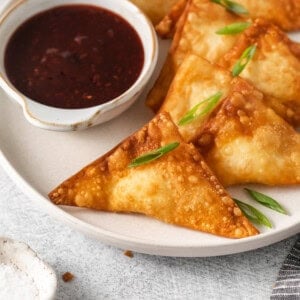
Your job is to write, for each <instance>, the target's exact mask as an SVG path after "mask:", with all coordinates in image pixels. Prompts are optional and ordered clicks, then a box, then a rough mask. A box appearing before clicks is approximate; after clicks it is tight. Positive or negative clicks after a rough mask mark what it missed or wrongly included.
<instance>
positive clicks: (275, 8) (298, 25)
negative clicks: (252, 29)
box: [235, 0, 300, 31]
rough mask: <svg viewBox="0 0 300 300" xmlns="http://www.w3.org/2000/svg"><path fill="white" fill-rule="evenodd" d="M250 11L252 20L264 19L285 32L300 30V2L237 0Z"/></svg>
mask: <svg viewBox="0 0 300 300" xmlns="http://www.w3.org/2000/svg"><path fill="white" fill-rule="evenodd" d="M235 2H237V3H239V4H241V5H243V6H244V7H246V8H247V9H248V11H249V14H250V16H251V18H252V19H256V18H264V19H267V20H269V21H271V22H272V23H275V24H276V25H277V26H279V27H280V28H282V29H283V30H285V31H290V30H298V29H300V0H267V1H259V0H257V1H254V0H235Z"/></svg>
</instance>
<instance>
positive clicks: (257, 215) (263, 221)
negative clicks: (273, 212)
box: [234, 199, 272, 228]
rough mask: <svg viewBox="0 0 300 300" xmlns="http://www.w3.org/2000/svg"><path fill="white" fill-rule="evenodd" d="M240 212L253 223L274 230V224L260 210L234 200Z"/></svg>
mask: <svg viewBox="0 0 300 300" xmlns="http://www.w3.org/2000/svg"><path fill="white" fill-rule="evenodd" d="M234 201H235V202H236V204H237V205H238V207H239V208H240V210H241V211H242V212H243V214H244V215H245V216H246V217H247V218H248V219H249V220H250V221H251V222H253V223H256V224H258V225H264V226H267V227H269V228H272V224H271V222H270V221H269V219H268V218H267V217H266V216H265V215H264V214H263V213H262V212H260V211H259V210H258V209H256V208H255V207H253V206H251V205H249V204H247V203H244V202H242V201H240V200H237V199H234Z"/></svg>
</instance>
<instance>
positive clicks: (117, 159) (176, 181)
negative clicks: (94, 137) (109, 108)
mask: <svg viewBox="0 0 300 300" xmlns="http://www.w3.org/2000/svg"><path fill="white" fill-rule="evenodd" d="M173 141H179V142H180V145H179V147H178V148H176V149H175V150H173V151H171V152H169V153H167V154H166V155H164V156H162V157H161V158H159V159H157V160H155V161H153V162H151V163H148V164H145V165H142V166H139V167H136V168H128V164H129V162H131V160H132V159H134V158H136V157H137V156H139V155H140V154H143V153H146V152H148V151H149V150H153V149H157V148H158V147H161V146H162V145H165V144H168V143H170V142H173ZM49 197H50V199H51V200H52V201H53V202H54V203H56V204H64V205H75V206H80V207H88V208H93V209H98V210H106V211H113V212H135V213H142V214H145V215H148V216H151V217H154V218H157V219H159V220H162V221H164V222H167V223H170V224H175V225H179V226H184V227H188V228H191V229H195V230H200V231H204V232H208V233H212V234H216V235H220V236H225V237H230V238H241V237H246V236H250V235H255V234H257V233H258V231H257V230H256V229H255V228H254V227H253V226H252V225H251V223H250V222H249V221H248V220H247V219H246V218H245V217H244V216H243V214H242V212H241V210H240V209H239V208H238V207H237V205H236V204H235V202H234V201H233V200H232V199H231V198H230V196H229V195H228V194H227V192H226V191H225V190H224V188H222V186H221V185H220V183H219V182H218V180H217V178H216V177H215V176H214V174H213V173H212V172H211V171H210V169H209V168H208V166H207V165H206V163H205V162H204V160H203V158H202V156H201V155H200V153H199V151H198V150H197V149H196V148H195V147H194V146H193V145H192V144H187V143H185V142H183V140H182V138H181V136H180V134H179V132H178V130H177V127H176V126H175V125H174V123H173V122H172V121H171V119H170V117H169V115H168V114H167V113H161V114H159V115H157V116H156V117H155V118H154V119H153V120H152V121H151V122H150V123H149V124H147V125H146V126H144V127H143V128H142V129H141V130H139V131H138V132H136V133H135V134H133V135H132V136H130V137H129V138H127V139H126V140H125V141H124V142H122V143H121V144H120V145H118V146H117V147H116V148H114V149H113V150H111V151H110V152H109V153H107V154H105V155H104V156H102V157H101V158H99V159H98V160H96V161H95V162H93V163H91V164H90V165H88V166H86V167H85V168H83V169H82V170H81V171H80V172H79V173H77V174H75V175H74V176H72V177H71V178H69V179H68V180H66V181H65V182H63V183H62V184H61V185H59V186H58V187H57V188H55V189H54V190H53V191H52V192H51V193H50V194H49Z"/></svg>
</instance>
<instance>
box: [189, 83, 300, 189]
mask: <svg viewBox="0 0 300 300" xmlns="http://www.w3.org/2000/svg"><path fill="white" fill-rule="evenodd" d="M233 81H235V84H234V82H233V89H232V92H231V93H230V94H229V95H228V96H227V98H226V99H224V100H223V101H222V103H221V105H220V106H219V108H217V110H216V111H214V112H213V114H212V115H211V116H210V118H209V120H208V121H207V122H206V124H205V126H204V127H203V128H202V133H201V134H200V135H199V136H198V137H196V139H195V141H194V144H195V145H197V146H199V149H201V152H202V154H203V156H204V158H205V160H206V161H207V164H208V165H209V166H210V168H211V169H212V170H213V171H214V172H215V174H216V175H217V177H218V178H219V180H220V181H221V183H222V184H223V185H225V186H228V185H234V184H241V183H261V184H267V185H288V184H299V183H300V134H299V133H298V132H297V131H295V130H294V128H293V127H291V126H290V125H289V124H288V123H287V122H286V121H284V120H283V119H282V118H281V117H280V116H278V115H277V114H276V113H275V112H274V111H273V110H272V109H271V108H269V107H267V106H266V105H265V104H264V103H263V101H262V99H263V95H262V94H261V93H260V92H258V91H257V90H256V89H255V88H254V87H253V86H252V85H250V84H249V83H247V82H246V81H244V80H242V79H240V78H235V79H234V80H233Z"/></svg>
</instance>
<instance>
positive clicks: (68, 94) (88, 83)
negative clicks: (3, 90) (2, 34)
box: [5, 5, 144, 108]
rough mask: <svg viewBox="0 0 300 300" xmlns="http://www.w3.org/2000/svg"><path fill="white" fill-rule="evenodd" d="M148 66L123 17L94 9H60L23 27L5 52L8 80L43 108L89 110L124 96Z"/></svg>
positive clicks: (86, 6) (79, 6) (84, 7)
mask: <svg viewBox="0 0 300 300" xmlns="http://www.w3.org/2000/svg"><path fill="white" fill-rule="evenodd" d="M143 64H144V51H143V46H142V43H141V40H140V38H139V36H138V34H137V33H136V31H135V30H134V28H133V27H132V26H131V25H130V24H129V23H128V22H127V21H126V20H124V19H123V18H122V17H120V16H118V15H116V14H114V13H112V12H110V11H108V10H105V9H101V8H98V7H94V6H88V5H70V6H60V7H56V8H53V9H50V10H48V11H45V12H42V13H40V14H38V15H35V16H34V17H32V18H30V19H29V20H27V21H26V22H25V23H23V24H22V25H21V26H20V27H19V28H18V29H17V30H16V32H15V33H14V34H13V35H12V37H11V39H10V41H9V43H8V45H7V48H6V52H5V68H6V72H7V75H8V78H9V80H10V81H11V82H12V84H13V85H14V86H15V87H16V88H17V89H18V90H19V91H20V92H22V93H23V94H24V95H26V96H28V97H29V98H31V99H33V100H35V101H37V102H40V103H43V104H45V105H49V106H54V107H60V108H85V107H91V106H95V105H98V104H101V103H104V102H107V101H109V100H111V99H113V98H115V97H117V96H119V95H121V94H122V93H123V92H125V91H126V90H127V89H128V88H129V87H130V86H131V85H133V83H134V82H135V81H136V79H137V78H138V76H139V74H140V72H141V70H142V67H143Z"/></svg>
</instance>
